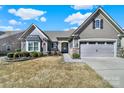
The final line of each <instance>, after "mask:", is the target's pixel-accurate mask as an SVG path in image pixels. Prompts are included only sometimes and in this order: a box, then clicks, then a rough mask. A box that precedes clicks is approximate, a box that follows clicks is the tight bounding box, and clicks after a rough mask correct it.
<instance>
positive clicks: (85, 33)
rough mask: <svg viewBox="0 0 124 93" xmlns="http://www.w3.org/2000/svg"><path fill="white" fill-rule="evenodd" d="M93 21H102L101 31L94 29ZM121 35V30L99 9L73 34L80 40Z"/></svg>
mask: <svg viewBox="0 0 124 93" xmlns="http://www.w3.org/2000/svg"><path fill="white" fill-rule="evenodd" d="M95 19H100V20H102V21H103V27H102V29H94V27H93V22H94V20H95ZM121 33H123V31H122V28H121V27H120V26H119V25H118V24H117V23H116V22H115V21H114V20H113V19H112V18H111V17H110V16H109V15H108V14H107V13H106V12H105V11H104V10H103V9H102V8H101V7H100V8H98V9H97V10H96V11H95V12H94V13H92V14H91V15H90V16H89V17H88V18H87V19H86V20H85V21H84V22H83V23H82V24H81V25H80V26H79V27H78V28H77V29H76V30H75V31H74V32H73V33H72V36H80V38H114V39H115V38H117V35H118V34H121Z"/></svg>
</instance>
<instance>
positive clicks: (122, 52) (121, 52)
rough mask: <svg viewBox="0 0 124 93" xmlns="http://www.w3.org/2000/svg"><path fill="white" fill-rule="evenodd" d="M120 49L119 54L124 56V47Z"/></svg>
mask: <svg viewBox="0 0 124 93" xmlns="http://www.w3.org/2000/svg"><path fill="white" fill-rule="evenodd" d="M119 51H120V53H119V56H120V57H124V48H121V49H120V50H119Z"/></svg>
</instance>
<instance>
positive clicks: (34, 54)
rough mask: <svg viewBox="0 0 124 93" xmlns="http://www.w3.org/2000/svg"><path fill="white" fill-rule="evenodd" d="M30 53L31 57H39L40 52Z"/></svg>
mask: <svg viewBox="0 0 124 93" xmlns="http://www.w3.org/2000/svg"><path fill="white" fill-rule="evenodd" d="M30 55H31V57H38V52H31V53H30Z"/></svg>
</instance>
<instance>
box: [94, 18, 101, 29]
mask: <svg viewBox="0 0 124 93" xmlns="http://www.w3.org/2000/svg"><path fill="white" fill-rule="evenodd" d="M100 25H101V20H100V19H96V20H95V28H96V29H100Z"/></svg>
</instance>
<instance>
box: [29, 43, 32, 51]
mask: <svg viewBox="0 0 124 93" xmlns="http://www.w3.org/2000/svg"><path fill="white" fill-rule="evenodd" d="M28 50H29V51H33V42H28Z"/></svg>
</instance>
